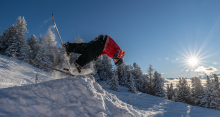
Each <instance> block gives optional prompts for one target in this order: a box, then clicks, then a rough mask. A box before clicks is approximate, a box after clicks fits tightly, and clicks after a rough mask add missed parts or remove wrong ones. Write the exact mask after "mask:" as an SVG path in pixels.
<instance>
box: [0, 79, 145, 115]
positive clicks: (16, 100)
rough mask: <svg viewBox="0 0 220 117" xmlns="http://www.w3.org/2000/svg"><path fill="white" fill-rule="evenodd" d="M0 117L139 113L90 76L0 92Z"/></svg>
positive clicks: (139, 113)
mask: <svg viewBox="0 0 220 117" xmlns="http://www.w3.org/2000/svg"><path fill="white" fill-rule="evenodd" d="M0 94H1V95H0V105H1V106H0V116H6V115H8V116H41V117H45V116H51V117H55V116H57V117H61V116H72V117H97V116H98V117H104V116H114V117H129V116H142V115H143V113H141V112H139V111H137V110H135V109H133V107H132V106H129V105H128V104H126V103H123V102H122V101H120V100H119V99H118V98H117V97H116V96H115V95H113V94H111V93H108V92H106V91H105V90H103V89H102V87H101V86H100V85H99V84H98V83H96V82H95V81H94V80H92V76H90V77H88V76H85V77H83V76H76V77H72V78H65V79H58V80H53V81H47V82H43V83H39V84H32V85H27V86H20V87H11V88H6V89H1V90H0Z"/></svg>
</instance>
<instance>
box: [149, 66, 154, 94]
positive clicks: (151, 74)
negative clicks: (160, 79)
mask: <svg viewBox="0 0 220 117" xmlns="http://www.w3.org/2000/svg"><path fill="white" fill-rule="evenodd" d="M153 71H154V69H153V68H152V65H149V68H148V76H149V81H148V87H149V89H150V92H149V94H151V95H154V91H153V90H154V89H153V82H152V81H153Z"/></svg>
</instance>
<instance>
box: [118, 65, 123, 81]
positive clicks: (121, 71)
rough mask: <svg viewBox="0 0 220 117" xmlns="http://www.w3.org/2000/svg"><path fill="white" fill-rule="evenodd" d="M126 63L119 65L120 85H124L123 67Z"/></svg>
mask: <svg viewBox="0 0 220 117" xmlns="http://www.w3.org/2000/svg"><path fill="white" fill-rule="evenodd" d="M123 67H124V65H119V66H117V75H118V80H119V85H122V84H123V83H122V82H123V80H122V77H123V75H124V74H123V69H124V68H123Z"/></svg>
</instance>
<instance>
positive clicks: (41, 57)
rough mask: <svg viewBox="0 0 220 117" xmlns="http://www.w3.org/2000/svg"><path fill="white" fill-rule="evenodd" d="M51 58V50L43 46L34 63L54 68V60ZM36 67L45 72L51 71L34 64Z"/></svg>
mask: <svg viewBox="0 0 220 117" xmlns="http://www.w3.org/2000/svg"><path fill="white" fill-rule="evenodd" d="M49 56H51V53H50V52H49V49H48V48H47V47H46V46H44V45H41V46H40V49H39V50H38V53H37V55H36V57H35V59H34V61H35V62H37V63H41V64H42V65H46V66H48V67H52V65H53V63H52V60H51V59H50V57H49ZM34 66H36V67H38V68H40V69H43V70H45V71H49V69H47V68H45V67H42V66H39V65H36V64H34Z"/></svg>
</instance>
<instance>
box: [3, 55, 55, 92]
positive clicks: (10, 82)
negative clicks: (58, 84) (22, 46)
mask: <svg viewBox="0 0 220 117" xmlns="http://www.w3.org/2000/svg"><path fill="white" fill-rule="evenodd" d="M36 73H38V78H39V80H38V82H43V81H48V80H53V79H56V77H54V76H53V75H52V74H51V73H48V72H44V71H42V70H40V69H38V68H36V67H33V66H31V65H29V64H27V63H25V62H22V61H20V60H16V59H13V58H9V57H7V56H3V55H0V88H7V87H12V86H22V85H27V84H33V83H35V78H36Z"/></svg>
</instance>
